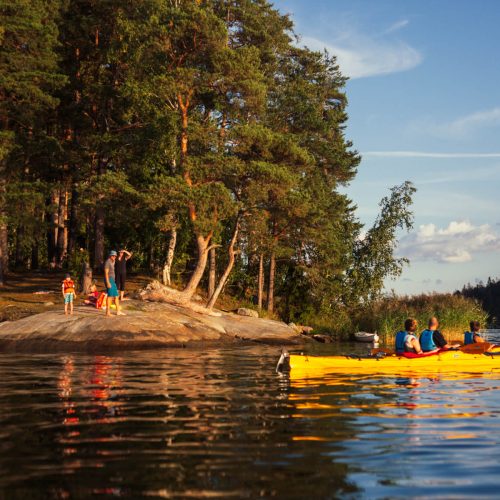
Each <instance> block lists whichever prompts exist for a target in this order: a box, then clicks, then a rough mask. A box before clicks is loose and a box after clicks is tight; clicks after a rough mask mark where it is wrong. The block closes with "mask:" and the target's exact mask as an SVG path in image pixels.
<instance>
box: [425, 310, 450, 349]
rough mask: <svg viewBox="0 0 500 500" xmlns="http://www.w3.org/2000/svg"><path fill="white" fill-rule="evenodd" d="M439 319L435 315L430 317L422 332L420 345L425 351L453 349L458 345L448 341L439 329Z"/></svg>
mask: <svg viewBox="0 0 500 500" xmlns="http://www.w3.org/2000/svg"><path fill="white" fill-rule="evenodd" d="M438 328H439V321H438V319H437V318H436V317H435V316H433V317H432V318H430V319H429V323H428V327H427V329H426V330H424V331H423V332H422V333H421V334H420V346H421V347H422V351H424V352H433V351H438V350H439V349H453V348H455V347H458V346H457V345H451V344H448V342H446V339H445V338H444V336H443V334H442V333H441V332H440V331H439V330H438Z"/></svg>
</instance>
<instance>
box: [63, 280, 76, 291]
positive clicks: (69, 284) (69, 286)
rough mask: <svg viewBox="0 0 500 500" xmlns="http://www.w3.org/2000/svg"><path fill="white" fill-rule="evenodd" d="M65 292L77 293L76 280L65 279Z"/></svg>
mask: <svg viewBox="0 0 500 500" xmlns="http://www.w3.org/2000/svg"><path fill="white" fill-rule="evenodd" d="M63 291H64V293H75V282H74V281H73V280H72V279H67V278H66V279H65V280H63Z"/></svg>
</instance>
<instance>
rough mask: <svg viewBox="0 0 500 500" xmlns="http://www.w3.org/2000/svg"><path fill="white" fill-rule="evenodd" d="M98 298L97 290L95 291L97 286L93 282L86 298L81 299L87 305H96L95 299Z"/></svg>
mask: <svg viewBox="0 0 500 500" xmlns="http://www.w3.org/2000/svg"><path fill="white" fill-rule="evenodd" d="M98 298H99V292H98V291H97V287H96V284H95V282H94V283H92V285H90V293H89V294H88V296H87V298H86V299H85V300H84V301H83V302H84V304H86V305H88V306H95V307H97V299H98Z"/></svg>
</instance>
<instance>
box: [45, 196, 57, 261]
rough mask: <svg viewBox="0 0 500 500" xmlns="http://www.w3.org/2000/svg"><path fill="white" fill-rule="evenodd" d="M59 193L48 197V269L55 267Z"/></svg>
mask: <svg viewBox="0 0 500 500" xmlns="http://www.w3.org/2000/svg"><path fill="white" fill-rule="evenodd" d="M58 208H59V192H58V191H56V190H54V191H52V194H51V197H50V223H49V230H48V234H47V253H48V255H47V257H48V261H49V267H50V268H52V269H54V268H55V267H56V251H57V236H58V235H57V231H58V226H59V210H58Z"/></svg>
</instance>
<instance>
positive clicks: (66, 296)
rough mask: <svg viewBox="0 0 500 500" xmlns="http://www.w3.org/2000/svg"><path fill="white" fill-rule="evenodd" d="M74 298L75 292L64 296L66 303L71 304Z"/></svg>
mask: <svg viewBox="0 0 500 500" xmlns="http://www.w3.org/2000/svg"><path fill="white" fill-rule="evenodd" d="M74 298H75V294H74V293H73V292H70V293H65V294H64V303H65V304H70V303H71V302H73V299H74Z"/></svg>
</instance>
